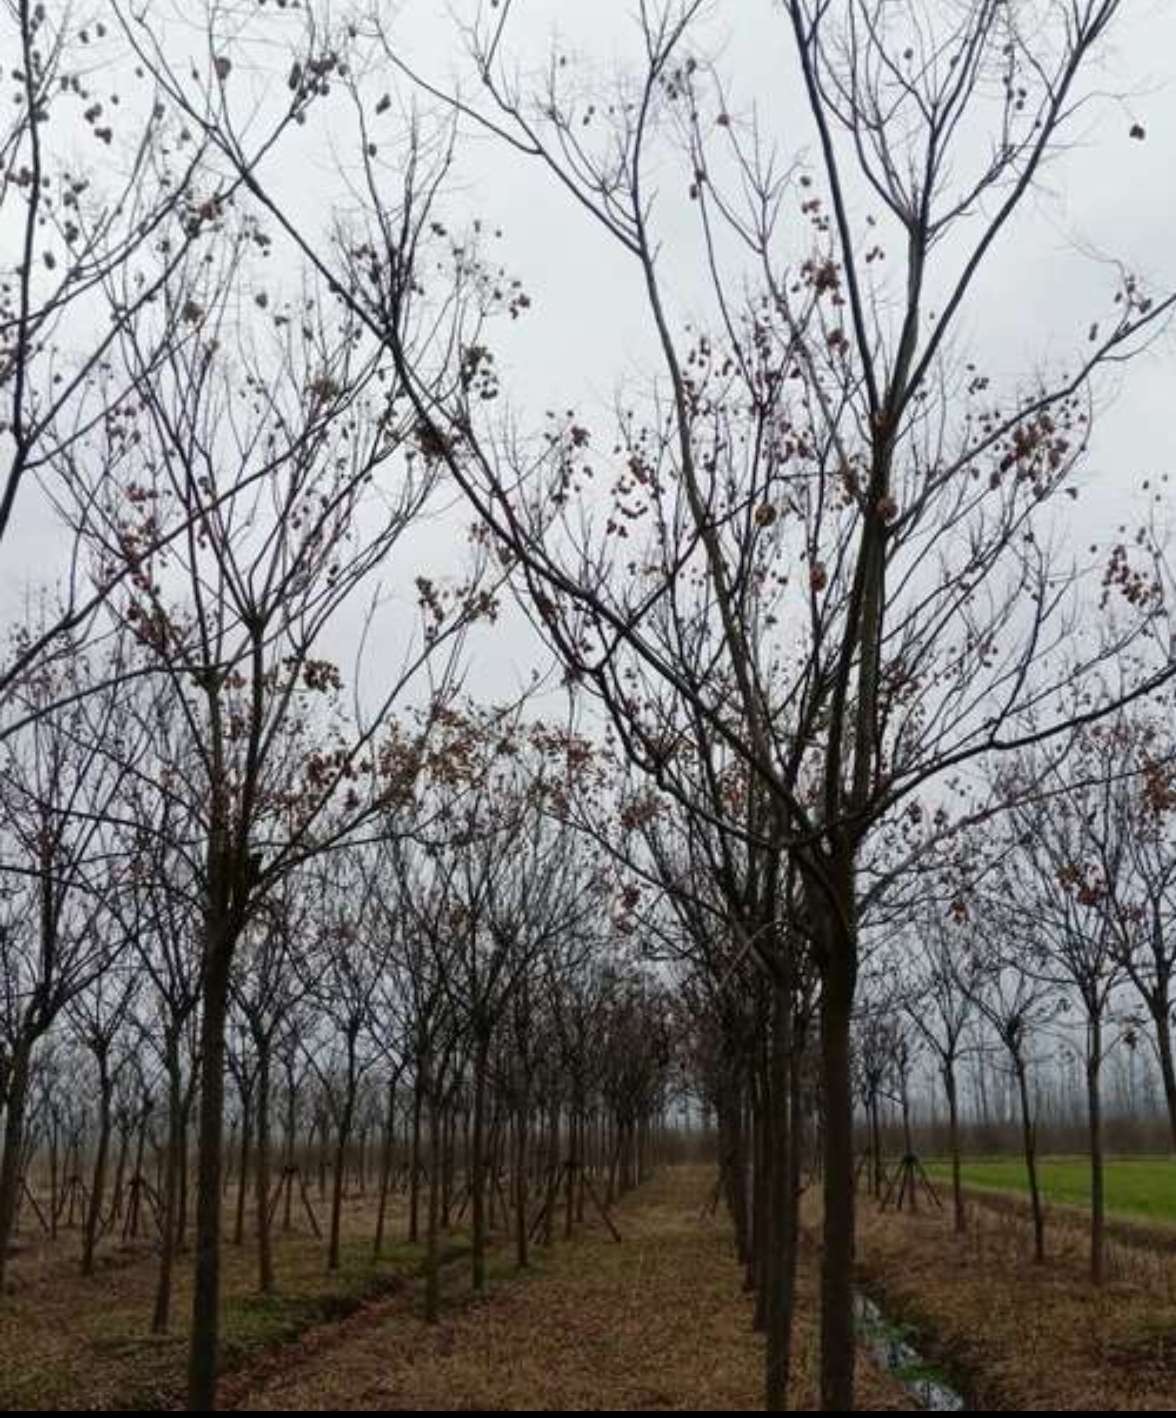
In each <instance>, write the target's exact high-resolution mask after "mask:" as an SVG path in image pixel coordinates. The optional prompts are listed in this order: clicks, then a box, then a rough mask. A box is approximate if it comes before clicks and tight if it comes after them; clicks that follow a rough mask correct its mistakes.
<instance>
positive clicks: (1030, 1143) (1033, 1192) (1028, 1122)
mask: <svg viewBox="0 0 1176 1418" xmlns="http://www.w3.org/2000/svg"><path fill="white" fill-rule="evenodd" d="M1013 1071H1014V1072H1015V1073H1016V1075H1017V1094H1018V1097H1019V1098H1020V1100H1021V1141H1022V1146H1023V1147H1024V1150H1025V1171H1026V1172H1027V1173H1028V1175H1029V1206H1030V1209H1031V1210H1032V1213H1033V1260H1034V1263H1035V1264H1037V1265H1044V1264H1045V1213H1044V1212H1043V1211H1042V1209H1041V1188H1040V1187H1039V1186H1038V1185H1037V1139H1036V1137H1035V1136H1034V1133H1035V1129H1034V1127H1033V1121H1032V1119H1031V1117H1030V1115H1029V1080H1028V1078H1027V1076H1026V1071H1025V1061H1024V1059H1023V1058H1022V1057H1021V1056H1020V1054H1019V1053H1015V1054H1014V1055H1013Z"/></svg>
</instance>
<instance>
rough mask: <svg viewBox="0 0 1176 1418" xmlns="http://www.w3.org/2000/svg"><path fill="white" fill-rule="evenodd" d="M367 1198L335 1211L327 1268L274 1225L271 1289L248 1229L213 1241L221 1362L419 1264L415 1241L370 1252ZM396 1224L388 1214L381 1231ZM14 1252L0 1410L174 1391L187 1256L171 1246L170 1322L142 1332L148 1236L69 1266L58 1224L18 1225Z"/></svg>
mask: <svg viewBox="0 0 1176 1418" xmlns="http://www.w3.org/2000/svg"><path fill="white" fill-rule="evenodd" d="M373 1210H374V1208H373V1206H372V1204H371V1202H370V1201H368V1202H365V1201H363V1200H357V1201H355V1202H352V1203H350V1204H349V1205H348V1207H347V1209H346V1212H345V1219H344V1246H343V1255H342V1265H341V1268H340V1270H339V1272H338V1273H336V1274H334V1275H328V1274H327V1271H326V1267H325V1250H324V1247H323V1245H322V1244H321V1243H320V1242H318V1241H316V1240H315V1239H314V1237H313V1236H311V1235H310V1234H309V1232H301V1231H294V1232H292V1233H290V1234H289V1235H283V1234H282V1233H281V1230H280V1228H276V1229H275V1262H276V1273H277V1294H276V1295H274V1296H272V1297H262V1296H260V1295H258V1294H257V1293H256V1259H255V1254H254V1248H253V1245H252V1244H251V1243H250V1239H251V1238H249V1237H247V1239H246V1244H245V1245H244V1246H242V1247H240V1248H238V1247H235V1246H232V1245H226V1246H225V1247H224V1251H223V1264H222V1293H223V1295H224V1306H223V1311H222V1313H223V1319H222V1334H223V1350H224V1360H225V1363H226V1366H227V1367H229V1368H231V1367H234V1366H236V1365H240V1364H242V1363H244V1362H246V1361H247V1360H249V1359H250V1358H251V1357H252V1356H254V1355H256V1354H257V1353H258V1352H261V1351H264V1350H265V1349H267V1348H270V1347H272V1346H273V1345H275V1344H277V1343H280V1342H282V1341H284V1340H289V1339H291V1338H292V1337H294V1336H295V1335H297V1334H298V1333H300V1332H301V1331H303V1330H304V1329H306V1328H307V1326H309V1325H312V1324H314V1323H315V1322H318V1321H321V1320H323V1319H325V1318H327V1317H329V1316H331V1315H338V1314H341V1313H343V1312H345V1311H347V1310H350V1309H353V1308H354V1307H355V1306H356V1305H357V1304H359V1303H360V1302H361V1301H362V1300H363V1299H365V1298H367V1297H368V1296H370V1295H372V1294H373V1293H378V1292H379V1291H380V1290H382V1289H385V1288H387V1287H388V1286H389V1285H392V1284H395V1283H396V1282H397V1278H398V1276H402V1275H403V1274H405V1273H406V1272H408V1271H410V1270H412V1269H415V1268H416V1267H417V1266H418V1265H419V1260H420V1255H421V1249H420V1247H409V1246H406V1245H404V1244H401V1243H394V1244H390V1245H388V1246H387V1247H386V1255H385V1258H384V1260H383V1262H382V1263H381V1264H380V1265H379V1266H373V1265H372V1264H371V1261H370V1258H369V1253H370V1240H369V1239H368V1238H369V1237H370V1236H371V1235H372V1234H373V1233H374V1226H373ZM403 1232H404V1225H403V1221H402V1219H401V1218H400V1216H399V1215H398V1214H394V1215H393V1218H392V1221H391V1231H390V1234H391V1236H393V1237H394V1238H396V1237H399V1236H401V1235H402V1234H403ZM24 1234H25V1240H26V1242H30V1243H31V1244H27V1245H26V1246H25V1247H24V1248H22V1250H21V1251H20V1253H19V1254H18V1255H17V1256H16V1257H15V1258H14V1260H13V1262H12V1268H11V1283H10V1286H9V1287H8V1288H9V1290H10V1293H8V1294H6V1295H5V1296H3V1297H0V1411H9V1410H16V1409H21V1408H36V1409H53V1408H71V1409H81V1408H102V1409H111V1408H123V1407H129V1408H153V1407H172V1406H176V1405H177V1404H178V1403H179V1402H180V1400H181V1398H182V1395H183V1391H184V1373H185V1366H186V1362H187V1336H188V1317H189V1313H190V1309H191V1260H190V1257H188V1256H181V1257H180V1259H179V1262H178V1264H177V1268H176V1274H175V1285H174V1290H173V1298H172V1316H173V1323H172V1328H171V1333H170V1334H168V1335H163V1336H158V1335H151V1334H149V1333H148V1327H149V1324H150V1319H151V1311H152V1306H153V1302H154V1295H155V1285H156V1278H157V1275H158V1261H157V1259H156V1257H155V1255H154V1252H153V1250H152V1248H151V1247H150V1246H148V1245H147V1244H146V1243H143V1242H139V1243H137V1244H134V1245H131V1246H128V1247H123V1246H121V1245H119V1244H118V1243H117V1242H111V1241H108V1242H107V1243H106V1244H105V1245H104V1247H103V1248H102V1249H101V1250H100V1251H99V1266H98V1271H97V1273H96V1274H95V1275H94V1276H93V1277H91V1278H90V1279H89V1280H86V1279H83V1278H82V1277H81V1276H80V1275H79V1274H78V1253H79V1248H80V1240H79V1237H78V1234H77V1232H76V1231H74V1232H63V1233H62V1234H61V1236H60V1237H59V1239H58V1240H57V1241H56V1242H54V1243H49V1242H46V1241H43V1240H41V1239H40V1238H34V1237H33V1236H32V1235H31V1234H30V1233H29V1232H28V1231H27V1230H26V1231H25V1233H24Z"/></svg>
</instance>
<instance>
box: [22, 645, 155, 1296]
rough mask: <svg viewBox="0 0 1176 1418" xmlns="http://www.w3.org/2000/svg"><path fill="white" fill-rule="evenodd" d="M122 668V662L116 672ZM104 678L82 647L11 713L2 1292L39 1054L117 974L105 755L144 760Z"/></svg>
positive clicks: (32, 676) (42, 668) (114, 772)
mask: <svg viewBox="0 0 1176 1418" xmlns="http://www.w3.org/2000/svg"><path fill="white" fill-rule="evenodd" d="M112 663H113V660H112ZM100 673H101V671H100V670H96V669H95V668H94V664H93V662H92V660H91V658H90V657H88V656H86V655H85V654H84V653H83V651H82V650H81V648H80V647H74V648H73V652H72V653H71V654H70V655H69V656H68V657H66V658H64V659H62V660H61V661H60V663H59V664H58V665H56V666H53V667H50V666H47V665H45V664H41V665H39V666H38V667H37V668H35V669H33V670H31V671H30V672H29V674H28V676H27V678H26V679H25V680H24V681H21V682H18V683H17V684H16V685H12V686H10V688H9V694H8V698H7V702H6V705H5V708H6V709H7V710H8V712H9V713H10V714H13V715H15V716H16V717H19V718H20V719H21V720H22V721H23V722H24V727H23V728H22V730H21V732H20V734H19V735H14V736H10V737H9V738H8V739H7V741H6V745H5V748H4V751H3V755H2V757H0V800H2V801H3V803H4V812H5V823H4V837H3V842H2V844H0V854H2V855H0V890H2V892H3V921H2V922H0V991H2V994H0V1034H2V1035H3V1038H4V1052H5V1058H6V1067H5V1069H4V1074H5V1084H6V1095H5V1105H6V1107H5V1119H4V1146H3V1155H2V1157H0V1283H2V1281H3V1275H4V1267H5V1262H6V1258H7V1247H8V1241H9V1239H10V1237H11V1234H12V1227H13V1224H14V1221H15V1217H16V1208H17V1202H18V1197H19V1190H20V1182H21V1168H22V1162H23V1153H24V1146H25V1109H26V1104H27V1101H28V1090H29V1084H30V1080H31V1069H32V1063H33V1053H34V1050H35V1048H36V1046H37V1044H38V1043H39V1041H40V1040H41V1039H43V1038H44V1036H45V1035H46V1034H47V1033H48V1031H49V1029H50V1028H51V1027H52V1025H53V1023H54V1021H55V1020H56V1019H57V1018H58V1017H59V1015H60V1014H61V1012H62V1011H63V1010H64V1009H65V1008H66V1006H67V1005H68V1004H69V1003H70V1001H71V1000H74V999H76V998H77V997H78V996H79V995H80V994H81V993H82V992H83V991H84V990H86V989H87V987H89V986H90V985H91V984H92V983H93V982H94V981H96V980H97V978H98V976H100V975H101V974H102V972H103V971H104V970H105V969H106V968H107V966H108V965H109V963H110V960H111V955H112V947H111V945H110V944H109V943H108V940H107V938H106V936H107V933H108V929H109V926H110V924H111V916H110V913H109V910H108V907H107V905H106V902H107V901H108V900H109V898H110V896H111V894H112V891H113V890H115V889H117V888H115V887H114V886H113V885H112V883H116V882H117V881H118V877H119V875H120V871H121V869H122V867H123V865H124V864H125V863H124V861H123V853H122V852H121V850H120V848H119V845H118V843H117V842H116V841H115V840H114V835H113V833H112V829H111V814H112V811H113V809H114V805H115V803H116V802H117V798H118V794H119V790H120V787H121V785H122V783H123V780H124V778H125V770H123V769H121V768H120V767H119V766H118V765H116V764H114V763H112V762H111V761H110V759H109V758H108V757H107V754H106V751H105V748H104V744H105V743H106V742H107V741H108V740H115V741H120V742H122V743H123V744H125V746H126V747H127V749H128V750H129V751H131V752H132V753H133V752H134V745H135V736H134V733H133V721H131V720H130V719H129V717H128V716H127V715H126V714H125V712H124V710H125V705H124V702H123V694H122V691H121V688H120V686H119V683H118V681H119V678H120V677H119V675H118V674H117V673H116V674H114V675H113V676H112V677H110V678H109V679H108V681H107V685H108V687H107V689H106V690H105V691H104V692H103V693H102V694H100V695H98V694H91V693H90V692H89V690H90V687H91V683H92V679H93V677H95V675H96V674H100Z"/></svg>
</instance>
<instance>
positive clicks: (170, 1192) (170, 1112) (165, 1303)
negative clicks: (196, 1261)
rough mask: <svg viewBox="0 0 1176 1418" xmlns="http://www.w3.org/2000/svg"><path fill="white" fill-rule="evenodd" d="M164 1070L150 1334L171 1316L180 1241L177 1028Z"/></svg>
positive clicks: (162, 1329)
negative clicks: (156, 1268) (159, 1204)
mask: <svg viewBox="0 0 1176 1418" xmlns="http://www.w3.org/2000/svg"><path fill="white" fill-rule="evenodd" d="M164 1059H165V1065H166V1069H167V1157H166V1161H165V1164H164V1186H163V1215H162V1216H161V1217H160V1231H161V1234H160V1239H159V1282H158V1284H157V1285H156V1288H155V1309H154V1312H153V1313H152V1316H151V1333H152V1334H166V1333H167V1327H168V1323H169V1321H170V1318H171V1292H172V1269H173V1266H174V1262H175V1254H176V1246H177V1244H178V1242H179V1233H180V1227H179V1207H180V1153H181V1151H182V1150H183V1147H184V1121H185V1120H184V1114H183V1106H184V1104H183V1097H182V1092H181V1080H180V1040H179V1030H178V1028H173V1027H169V1028H168V1029H167V1031H166V1033H165V1035H164Z"/></svg>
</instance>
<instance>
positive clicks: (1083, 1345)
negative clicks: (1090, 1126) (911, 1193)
mask: <svg viewBox="0 0 1176 1418" xmlns="http://www.w3.org/2000/svg"><path fill="white" fill-rule="evenodd" d="M859 1236H860V1239H859V1263H860V1268H861V1272H862V1276H863V1280H864V1283H865V1284H866V1286H867V1288H869V1289H871V1290H872V1291H874V1292H875V1293H879V1294H881V1295H882V1296H883V1297H884V1299H885V1304H886V1308H887V1310H888V1312H889V1313H890V1314H891V1315H892V1316H894V1317H898V1318H901V1319H903V1320H906V1321H909V1322H910V1323H911V1324H912V1325H913V1326H914V1327H915V1328H916V1330H917V1331H918V1333H919V1340H918V1341H917V1342H918V1345H919V1348H920V1349H921V1350H922V1351H923V1352H924V1353H925V1354H926V1355H927V1356H928V1357H929V1358H932V1359H934V1360H937V1361H938V1362H940V1363H941V1364H943V1365H944V1367H945V1368H947V1369H948V1370H949V1371H950V1372H952V1373H954V1374H955V1375H956V1377H957V1379H958V1380H961V1381H962V1386H963V1388H964V1391H965V1392H966V1393H967V1394H968V1396H969V1397H970V1399H971V1400H972V1406H974V1407H975V1408H978V1409H984V1410H989V1411H991V1410H1000V1409H1009V1410H1017V1409H1026V1410H1034V1411H1050V1410H1084V1409H1104V1408H1105V1409H1110V1410H1112V1411H1141V1410H1154V1411H1171V1409H1172V1407H1173V1400H1174V1397H1176V1295H1174V1293H1173V1285H1172V1273H1171V1266H1172V1258H1171V1256H1170V1255H1162V1256H1159V1257H1158V1258H1157V1256H1156V1255H1154V1254H1149V1253H1146V1252H1143V1253H1139V1252H1135V1253H1130V1252H1127V1251H1124V1250H1120V1249H1119V1248H1112V1250H1111V1256H1110V1260H1111V1266H1110V1279H1109V1280H1108V1283H1107V1284H1105V1285H1104V1286H1103V1287H1102V1289H1096V1288H1095V1287H1094V1286H1092V1285H1091V1284H1090V1282H1089V1281H1088V1279H1087V1278H1086V1267H1087V1250H1086V1238H1085V1236H1084V1234H1083V1233H1082V1232H1080V1231H1077V1230H1075V1229H1072V1228H1069V1227H1066V1228H1060V1227H1058V1228H1054V1229H1053V1231H1052V1232H1047V1248H1048V1256H1049V1258H1048V1261H1047V1264H1046V1265H1044V1266H1035V1265H1033V1264H1032V1262H1031V1256H1032V1248H1031V1241H1030V1234H1029V1231H1028V1229H1027V1225H1026V1222H1025V1220H1024V1218H1023V1217H1022V1216H1021V1215H1020V1214H1019V1213H1017V1212H1012V1211H1005V1212H995V1211H993V1210H990V1209H987V1208H978V1207H976V1206H975V1205H973V1206H970V1208H969V1230H968V1233H967V1234H966V1235H965V1236H964V1237H956V1236H955V1235H953V1234H952V1231H951V1225H950V1220H949V1218H948V1217H947V1216H946V1215H944V1214H942V1213H930V1212H927V1211H922V1212H920V1213H919V1214H918V1215H917V1216H911V1215H910V1214H909V1213H907V1214H903V1215H896V1214H895V1213H894V1212H893V1211H888V1212H886V1213H884V1214H879V1212H878V1210H877V1207H876V1206H875V1204H874V1203H872V1202H870V1201H867V1200H866V1199H864V1198H863V1199H862V1201H861V1204H860V1220H859Z"/></svg>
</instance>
